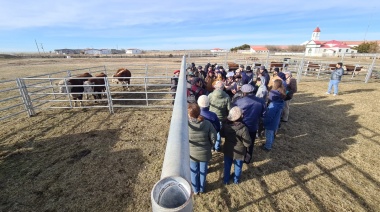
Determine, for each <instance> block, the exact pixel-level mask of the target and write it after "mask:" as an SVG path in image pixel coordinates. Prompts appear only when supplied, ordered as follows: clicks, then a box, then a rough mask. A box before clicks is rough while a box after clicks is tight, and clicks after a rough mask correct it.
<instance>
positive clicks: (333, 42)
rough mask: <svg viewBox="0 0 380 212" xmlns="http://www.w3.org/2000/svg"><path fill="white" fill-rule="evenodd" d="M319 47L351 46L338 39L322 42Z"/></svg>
mask: <svg viewBox="0 0 380 212" xmlns="http://www.w3.org/2000/svg"><path fill="white" fill-rule="evenodd" d="M321 48H351V47H349V46H347V45H346V44H344V43H342V42H340V41H336V40H331V41H327V42H325V43H323V44H322V46H321Z"/></svg>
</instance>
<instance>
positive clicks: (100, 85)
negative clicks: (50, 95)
mask: <svg viewBox="0 0 380 212" xmlns="http://www.w3.org/2000/svg"><path fill="white" fill-rule="evenodd" d="M106 77H107V75H106V74H105V73H103V72H102V73H99V74H96V75H95V76H92V75H91V74H90V73H88V72H86V73H83V74H80V75H77V76H75V77H70V78H67V79H66V78H65V79H63V80H61V81H59V82H58V86H59V92H60V93H69V94H70V96H71V98H72V99H73V100H74V107H76V106H77V102H79V105H80V106H82V100H83V95H84V94H86V98H87V99H89V94H92V95H93V97H94V99H95V102H96V100H100V99H102V95H101V94H102V93H104V92H105V91H106V82H105V79H106ZM130 77H131V72H130V71H129V70H128V69H125V68H120V69H118V70H117V71H116V73H115V74H114V75H112V80H111V81H112V82H115V83H121V84H122V85H123V90H126V89H128V90H129V88H128V85H130V82H131V81H130Z"/></svg>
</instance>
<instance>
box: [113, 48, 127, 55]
mask: <svg viewBox="0 0 380 212" xmlns="http://www.w3.org/2000/svg"><path fill="white" fill-rule="evenodd" d="M124 53H125V50H124V49H122V50H119V49H111V54H124Z"/></svg>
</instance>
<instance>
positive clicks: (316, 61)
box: [189, 52, 380, 83]
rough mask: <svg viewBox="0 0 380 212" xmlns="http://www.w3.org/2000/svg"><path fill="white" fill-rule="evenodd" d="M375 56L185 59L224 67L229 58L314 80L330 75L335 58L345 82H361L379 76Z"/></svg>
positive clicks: (284, 54)
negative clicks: (341, 68)
mask: <svg viewBox="0 0 380 212" xmlns="http://www.w3.org/2000/svg"><path fill="white" fill-rule="evenodd" d="M377 59H379V55H378V54H358V53H357V54H350V55H345V54H342V55H340V56H339V57H338V56H334V57H332V56H329V57H327V56H326V57H310V56H306V55H305V54H304V53H296V52H293V53H292V52H280V53H279V52H267V53H254V54H236V53H225V55H222V56H221V57H218V58H214V59H211V60H212V61H210V59H209V58H207V59H202V58H196V57H194V58H189V61H190V60H191V62H194V63H195V64H196V65H203V64H206V63H208V62H210V63H211V64H215V63H217V64H218V65H222V66H223V67H224V68H226V69H228V65H227V61H233V62H235V63H237V64H238V65H245V67H246V66H248V65H249V66H251V67H252V68H256V69H257V68H259V66H265V67H266V68H267V69H268V71H270V72H271V71H273V68H274V67H278V68H280V70H282V71H284V70H288V71H291V72H292V73H293V76H296V77H297V81H298V82H301V80H302V81H316V80H327V79H329V77H330V74H331V71H332V69H333V67H335V65H336V64H337V63H338V62H342V63H343V69H344V70H345V73H344V76H343V78H342V81H343V82H344V81H346V82H365V83H367V82H368V81H369V80H370V79H371V78H380V76H379V75H380V67H379V66H378V65H376V60H377Z"/></svg>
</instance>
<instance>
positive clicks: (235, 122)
mask: <svg viewBox="0 0 380 212" xmlns="http://www.w3.org/2000/svg"><path fill="white" fill-rule="evenodd" d="M227 120H228V121H227V122H226V123H225V124H224V125H223V126H222V130H221V135H222V136H223V137H224V138H225V142H224V147H223V153H224V176H223V183H224V184H228V183H229V181H230V172H231V167H232V164H234V169H235V170H234V183H235V184H238V183H239V182H240V178H241V173H242V168H243V164H244V156H245V155H246V152H247V151H248V147H249V146H251V143H252V140H251V137H250V134H249V130H248V128H247V127H246V126H245V124H244V123H243V122H242V120H243V111H242V110H241V109H240V108H239V107H237V106H235V107H233V108H231V110H230V111H229V114H228V117H227Z"/></svg>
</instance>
